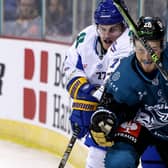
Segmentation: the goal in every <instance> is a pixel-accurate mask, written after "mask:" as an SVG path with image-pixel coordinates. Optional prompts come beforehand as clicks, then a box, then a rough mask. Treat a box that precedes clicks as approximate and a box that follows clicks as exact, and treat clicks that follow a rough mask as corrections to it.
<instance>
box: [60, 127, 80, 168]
mask: <svg viewBox="0 0 168 168" xmlns="http://www.w3.org/2000/svg"><path fill="white" fill-rule="evenodd" d="M79 132H80V129H79V128H78V127H76V130H75V131H74V132H73V135H72V137H71V139H70V140H69V143H68V146H67V148H66V150H65V152H64V155H63V157H62V159H61V161H60V164H59V166H58V168H64V167H65V165H66V162H67V160H68V158H69V156H70V154H71V151H72V148H73V146H74V145H75V142H76V140H77V136H78V134H79Z"/></svg>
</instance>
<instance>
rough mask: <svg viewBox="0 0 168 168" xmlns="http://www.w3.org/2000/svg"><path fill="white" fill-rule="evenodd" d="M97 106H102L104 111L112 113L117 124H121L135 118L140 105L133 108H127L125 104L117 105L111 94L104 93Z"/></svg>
mask: <svg viewBox="0 0 168 168" xmlns="http://www.w3.org/2000/svg"><path fill="white" fill-rule="evenodd" d="M99 106H103V107H104V108H105V109H108V110H110V111H112V112H114V113H115V114H116V116H117V118H118V120H119V123H122V122H125V121H129V120H132V119H133V118H134V117H135V115H136V112H137V111H138V109H139V107H140V103H139V104H136V105H134V106H128V105H127V104H126V103H118V102H117V101H116V100H115V99H114V97H113V95H112V94H109V93H106V91H104V93H103V96H102V98H101V100H100V105H99Z"/></svg>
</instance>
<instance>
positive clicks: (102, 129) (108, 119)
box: [90, 107, 118, 147]
mask: <svg viewBox="0 0 168 168" xmlns="http://www.w3.org/2000/svg"><path fill="white" fill-rule="evenodd" d="M117 126H118V122H117V117H116V115H115V114H114V113H113V112H111V111H109V110H107V109H105V108H104V107H99V108H98V110H96V111H95V112H94V114H93V115H92V117H91V126H90V134H91V136H92V138H93V140H94V141H95V142H96V144H98V145H100V146H103V147H110V146H112V145H113V138H114V133H115V131H116V129H117Z"/></svg>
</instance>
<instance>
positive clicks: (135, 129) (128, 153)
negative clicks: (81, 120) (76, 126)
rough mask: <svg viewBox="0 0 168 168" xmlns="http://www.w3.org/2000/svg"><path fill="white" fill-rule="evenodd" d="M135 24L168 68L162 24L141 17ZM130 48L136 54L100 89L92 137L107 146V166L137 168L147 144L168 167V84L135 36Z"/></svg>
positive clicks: (127, 58)
mask: <svg viewBox="0 0 168 168" xmlns="http://www.w3.org/2000/svg"><path fill="white" fill-rule="evenodd" d="M137 26H138V31H139V34H140V36H141V37H143V38H145V39H146V40H147V42H148V44H149V45H150V46H151V48H152V49H153V50H154V51H155V53H156V54H157V56H158V57H159V59H160V60H161V62H162V64H163V67H164V69H165V70H168V47H166V48H165V49H164V33H165V27H164V25H163V23H162V21H161V20H160V19H159V18H158V17H141V18H140V19H139V21H138V24H137ZM134 47H135V53H134V54H132V55H131V56H129V57H126V58H124V59H122V60H121V63H120V65H119V66H118V67H117V69H116V70H115V71H114V72H113V73H112V74H111V76H110V78H109V80H108V82H107V83H106V85H105V91H104V93H103V96H102V99H101V103H100V105H99V107H98V110H97V111H96V112H95V113H94V114H93V116H92V118H91V121H92V122H91V123H92V124H91V135H92V137H93V139H94V140H95V142H96V143H98V144H99V145H103V146H109V144H110V143H111V147H110V148H109V149H108V151H107V154H106V158H105V167H106V168H128V167H130V168H136V167H137V166H138V164H139V159H140V156H141V155H142V154H143V152H144V151H145V149H146V148H147V147H148V146H149V145H154V146H156V148H157V150H158V152H159V154H160V156H161V158H162V160H163V161H164V163H165V164H166V166H167V167H168V162H167V161H168V117H167V115H168V105H167V104H168V87H167V85H168V82H167V80H165V79H164V77H163V76H162V74H161V73H160V71H159V70H158V69H157V67H156V65H155V63H154V62H153V61H152V58H151V56H150V55H149V54H148V52H147V51H146V49H145V48H144V46H143V45H142V44H141V42H140V41H139V40H138V39H137V38H136V37H135V38H134ZM112 144H113V145H112Z"/></svg>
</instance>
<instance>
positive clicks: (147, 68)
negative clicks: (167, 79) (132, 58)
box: [135, 40, 162, 73]
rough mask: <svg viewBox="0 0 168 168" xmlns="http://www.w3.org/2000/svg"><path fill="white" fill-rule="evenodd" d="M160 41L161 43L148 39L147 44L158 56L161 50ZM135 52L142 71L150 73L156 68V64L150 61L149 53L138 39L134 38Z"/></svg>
mask: <svg viewBox="0 0 168 168" xmlns="http://www.w3.org/2000/svg"><path fill="white" fill-rule="evenodd" d="M160 43H161V42H160V41H148V44H149V45H150V46H151V48H152V49H153V51H154V52H155V53H156V54H157V56H158V58H160V56H161V52H162V49H161V45H160ZM135 52H136V58H137V60H138V62H139V65H140V66H141V68H142V69H143V71H144V72H147V73H150V72H152V71H154V70H155V69H156V65H155V63H154V62H153V61H152V57H151V55H150V54H149V53H148V51H147V50H146V49H145V48H144V47H143V46H142V44H141V42H140V41H138V40H135Z"/></svg>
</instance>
